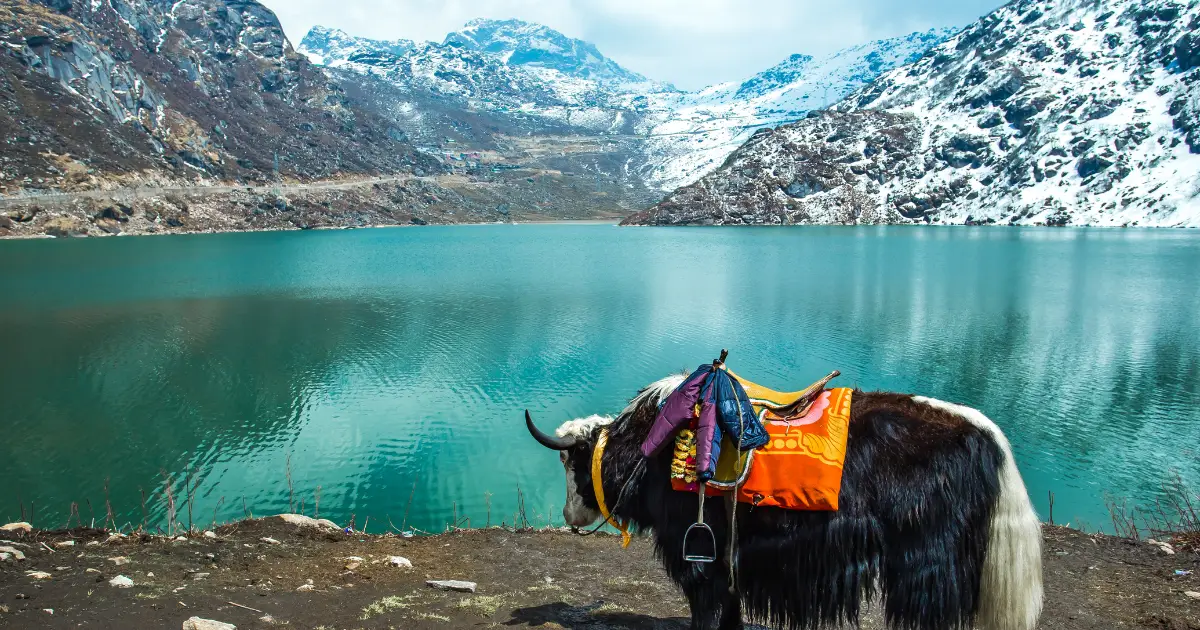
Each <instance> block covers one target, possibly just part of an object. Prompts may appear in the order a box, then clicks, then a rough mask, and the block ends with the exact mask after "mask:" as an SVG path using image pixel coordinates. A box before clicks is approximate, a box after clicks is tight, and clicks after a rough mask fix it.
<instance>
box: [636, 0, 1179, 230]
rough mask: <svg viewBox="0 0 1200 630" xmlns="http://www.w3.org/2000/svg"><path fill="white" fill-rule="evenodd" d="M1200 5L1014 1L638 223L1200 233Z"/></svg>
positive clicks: (1160, 0) (749, 147) (742, 153)
mask: <svg viewBox="0 0 1200 630" xmlns="http://www.w3.org/2000/svg"><path fill="white" fill-rule="evenodd" d="M1197 29H1200V2H1196V1H1195V0H1191V1H1187V0H1086V1H1069V2H1057V1H1046V0H1041V1H1038V0H1018V1H1015V2H1011V3H1009V4H1007V5H1005V6H1004V7H1001V8H1000V9H998V10H996V11H995V12H993V13H991V14H989V15H987V16H985V17H984V18H982V19H980V20H979V21H978V22H976V23H974V24H973V25H971V26H969V27H968V28H966V29H965V30H964V31H962V32H961V33H960V34H959V35H957V36H955V37H953V38H952V39H950V40H948V41H946V42H945V43H943V44H941V45H939V46H937V47H936V48H934V49H933V50H931V51H929V53H927V54H925V55H923V56H921V57H920V58H919V59H918V60H916V61H915V62H914V63H912V64H911V65H908V66H905V67H901V68H897V69H895V70H892V71H890V72H887V73H885V74H883V75H882V76H880V77H879V78H878V79H877V80H876V81H875V82H874V83H872V84H871V85H869V86H867V87H865V88H863V89H861V90H859V91H857V92H856V93H854V94H852V95H850V96H849V97H848V98H846V99H845V100H844V101H842V102H841V103H839V104H837V105H836V106H835V107H833V108H832V111H829V112H822V113H820V114H819V115H816V114H814V115H810V116H808V117H806V119H805V120H802V121H799V122H797V123H794V124H790V125H786V126H783V127H780V128H778V129H775V130H772V131H771V132H770V133H764V134H759V135H757V136H755V137H754V138H753V139H752V140H750V141H749V142H748V143H747V144H746V145H745V146H743V147H742V148H741V149H739V150H738V151H737V152H736V153H735V154H734V155H733V156H731V157H730V159H729V161H728V162H726V163H725V164H724V165H723V166H722V167H721V168H720V169H719V170H718V171H716V172H713V173H712V174H710V175H709V176H708V177H705V178H704V179H702V180H701V181H699V182H697V183H696V184H695V185H693V186H688V187H685V188H681V189H679V190H677V191H676V192H675V193H674V194H673V195H671V196H669V197H668V198H667V199H666V200H664V201H663V202H662V203H660V204H659V205H658V206H657V207H655V208H652V209H651V210H649V211H647V212H646V213H642V214H641V215H639V216H637V217H635V218H633V219H632V220H633V221H634V222H638V223H671V224H678V223H706V222H707V223H716V224H741V223H830V222H835V223H843V222H845V223H861V222H896V223H903V222H922V223H1004V224H1021V225H1030V224H1032V225H1104V226H1135V225H1141V226H1197V227H1200V37H1197V36H1196V32H1197Z"/></svg>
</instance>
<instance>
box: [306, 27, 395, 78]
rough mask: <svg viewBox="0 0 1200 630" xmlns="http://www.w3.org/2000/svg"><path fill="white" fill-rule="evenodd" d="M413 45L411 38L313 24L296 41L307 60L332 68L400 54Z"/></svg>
mask: <svg viewBox="0 0 1200 630" xmlns="http://www.w3.org/2000/svg"><path fill="white" fill-rule="evenodd" d="M416 47H417V43H416V42H414V41H412V40H411V39H397V40H392V41H385V40H380V39H367V38H366V37H354V36H352V35H349V34H347V33H346V32H345V31H341V30H338V29H336V28H325V27H324V26H315V27H313V28H312V29H311V30H309V31H308V34H307V35H305V36H304V41H302V42H300V52H302V53H304V54H305V55H307V56H308V59H309V61H312V62H313V63H315V64H317V65H320V66H330V67H334V68H336V67H339V66H342V65H345V64H347V63H350V62H351V61H353V62H358V63H362V62H369V61H370V60H371V59H374V58H377V57H378V58H387V57H400V56H401V55H404V54H406V53H408V52H410V51H411V50H412V49H414V48H416ZM351 58H353V59H351Z"/></svg>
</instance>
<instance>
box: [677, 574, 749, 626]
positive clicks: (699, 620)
mask: <svg viewBox="0 0 1200 630" xmlns="http://www.w3.org/2000/svg"><path fill="white" fill-rule="evenodd" d="M701 566H702V565H701ZM701 566H697V567H696V570H695V571H694V572H693V574H692V575H691V576H690V577H691V579H688V580H685V582H684V583H683V584H682V585H681V586H682V587H683V594H684V595H685V596H686V597H687V600H688V607H689V608H690V609H691V612H692V625H691V630H726V629H735V628H736V629H739V630H740V628H741V627H742V626H741V607H740V606H739V605H738V604H737V600H736V599H733V598H731V597H730V595H729V588H728V586H727V585H726V583H725V582H726V579H725V576H724V575H723V574H722V572H720V571H717V570H716V566H715V565H707V566H703V568H701ZM730 601H733V602H734V610H733V611H732V612H731V611H729V608H730V606H729V603H730ZM731 615H732V616H731ZM733 621H736V622H737V625H729V624H731V623H733Z"/></svg>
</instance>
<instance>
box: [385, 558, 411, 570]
mask: <svg viewBox="0 0 1200 630" xmlns="http://www.w3.org/2000/svg"><path fill="white" fill-rule="evenodd" d="M388 564H390V565H392V566H394V567H400V568H401V569H411V568H413V565H412V561H411V560H409V559H408V558H405V557H402V556H392V557H391V558H389V559H388Z"/></svg>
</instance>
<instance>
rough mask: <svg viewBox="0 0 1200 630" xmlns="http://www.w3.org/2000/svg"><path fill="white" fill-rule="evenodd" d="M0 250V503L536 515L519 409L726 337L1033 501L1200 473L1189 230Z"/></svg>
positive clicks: (1149, 494)
mask: <svg viewBox="0 0 1200 630" xmlns="http://www.w3.org/2000/svg"><path fill="white" fill-rule="evenodd" d="M0 270H3V271H2V272H0V402H2V407H0V480H2V481H3V483H0V521H3V522H7V521H13V520H17V519H18V518H19V517H21V514H22V509H24V511H25V512H26V514H25V518H26V520H28V519H29V518H30V516H29V511H30V510H31V509H33V510H35V514H34V516H33V521H34V523H35V525H38V526H42V527H61V526H63V525H65V524H66V522H67V519H68V515H69V514H70V512H71V504H72V503H73V502H74V503H77V504H78V506H79V508H78V509H79V512H80V515H81V518H82V520H83V522H84V524H85V525H86V524H88V522H89V521H90V520H91V518H93V517H94V518H95V519H96V522H97V523H100V522H102V521H103V520H104V512H105V510H104V501H105V490H104V488H105V483H106V480H107V482H108V488H109V490H108V493H109V497H110V501H111V504H112V506H113V508H114V510H115V512H116V514H117V517H118V520H119V521H120V522H121V523H122V524H124V523H126V522H130V523H133V524H138V523H140V522H141V521H142V520H143V518H146V519H147V520H148V521H149V522H150V523H152V524H162V523H163V521H164V519H165V506H164V499H163V495H164V486H165V482H164V479H166V478H170V479H171V480H172V483H173V485H174V489H175V492H176V493H177V494H183V492H184V491H183V485H184V471H186V470H188V469H191V470H192V471H193V473H194V478H195V486H196V491H195V503H194V506H193V508H194V509H193V512H194V513H193V515H192V518H193V521H194V522H195V523H196V524H197V525H207V524H210V523H211V522H212V521H213V519H214V518H216V519H217V520H221V521H224V520H228V519H233V518H240V517H241V516H243V515H244V514H245V513H246V512H247V511H252V512H253V513H254V514H256V515H264V514H273V513H279V512H285V511H288V510H289V508H290V509H295V510H297V511H299V510H300V509H301V504H303V510H304V511H305V512H307V513H308V514H313V513H314V511H315V508H316V506H315V505H314V504H315V503H316V492H317V488H318V487H319V488H320V491H319V495H320V499H319V505H320V514H321V516H323V517H329V518H333V519H335V520H337V521H339V522H347V521H349V520H350V518H351V516H352V515H353V518H354V519H355V522H356V523H357V524H358V526H359V527H361V526H362V525H363V524H364V522H366V521H367V519H368V518H369V524H368V525H367V526H368V528H369V530H370V531H371V532H373V533H382V532H383V531H384V530H385V529H386V528H387V527H388V523H389V521H390V522H391V523H392V524H393V525H394V526H395V527H397V528H400V527H402V526H404V525H407V526H409V527H411V526H416V527H418V528H420V529H422V530H426V531H442V530H443V529H444V528H445V527H446V526H447V524H449V523H450V522H451V521H453V520H455V518H457V519H458V522H459V523H460V524H461V525H464V526H465V525H466V524H467V521H466V520H465V519H468V518H469V519H470V520H469V523H470V525H471V526H482V525H485V524H486V523H488V522H490V523H491V524H493V525H495V524H500V523H501V522H502V521H503V522H505V523H508V524H511V523H512V522H513V515H514V512H515V511H516V508H517V502H518V488H520V492H521V493H522V496H523V497H524V501H525V505H526V512H527V517H528V519H529V521H530V522H531V523H532V524H539V525H540V524H546V523H547V522H550V521H552V522H554V523H561V520H562V517H561V514H560V510H561V508H562V503H563V498H564V483H563V477H562V469H561V466H560V465H559V463H558V460H557V457H556V456H555V455H554V454H553V453H550V452H548V451H546V450H545V449H543V448H541V447H540V446H538V445H537V444H536V443H534V442H533V440H531V439H530V438H529V436H528V434H527V433H525V430H524V428H523V425H522V412H523V410H524V409H526V408H528V409H530V410H531V411H532V413H533V414H534V417H535V418H536V419H538V420H539V421H540V423H541V424H542V425H543V426H544V427H545V428H547V429H550V428H552V427H553V426H555V425H556V424H557V423H559V422H561V421H564V420H567V419H570V418H574V417H578V416H583V415H588V414H592V413H613V412H616V411H619V410H620V409H621V408H622V407H623V406H624V404H625V402H626V401H627V400H628V399H629V398H630V397H631V396H633V395H634V394H635V393H636V392H637V390H638V389H639V388H640V387H641V386H644V385H646V384H647V383H649V382H651V381H654V380H657V379H659V378H661V377H663V376H665V375H667V374H668V373H670V372H672V371H679V370H684V369H691V368H694V367H695V366H697V365H699V364H700V363H703V362H706V361H711V360H712V359H713V358H714V357H715V356H716V354H717V353H718V352H719V351H720V350H721V348H728V349H729V350H730V358H729V365H730V367H731V368H732V369H734V370H735V371H737V372H738V373H740V374H742V375H744V376H747V377H750V378H753V379H754V380H756V381H758V382H760V383H762V384H764V385H768V386H771V387H775V388H776V389H788V388H799V387H802V386H805V385H807V384H809V383H810V382H812V381H814V380H816V379H817V378H819V377H821V376H822V375H824V374H825V373H827V372H829V371H830V370H833V369H839V370H841V371H842V372H843V376H842V377H841V378H840V379H839V380H838V381H836V382H835V383H836V384H840V385H843V386H852V385H854V386H858V387H861V388H864V389H883V390H894V391H901V392H911V393H917V394H922V395H928V396H933V397H937V398H942V399H945V400H950V401H955V402H960V403H963V404H967V405H970V406H973V407H977V408H979V409H981V410H983V411H984V413H986V414H988V415H989V416H991V417H992V418H993V419H994V420H996V422H997V423H998V424H999V425H1000V426H1001V427H1002V428H1003V429H1004V430H1005V431H1006V433H1007V434H1008V435H1009V437H1010V439H1011V440H1012V442H1013V445H1014V448H1015V451H1016V456H1017V458H1018V460H1019V464H1020V468H1021V471H1022V473H1023V474H1024V476H1025V479H1026V482H1027V483H1028V485H1029V488H1030V493H1031V495H1032V496H1033V499H1034V501H1035V505H1036V506H1037V507H1038V510H1039V512H1040V513H1041V514H1042V515H1043V517H1046V516H1047V508H1048V495H1049V493H1050V492H1053V493H1055V495H1056V501H1055V508H1054V510H1055V512H1054V516H1055V520H1056V521H1057V522H1059V523H1066V522H1071V523H1073V524H1076V525H1084V526H1087V527H1089V528H1100V527H1105V526H1107V525H1108V524H1109V520H1108V512H1107V510H1106V507H1105V500H1106V497H1110V496H1111V497H1114V498H1118V499H1119V498H1127V499H1129V500H1131V501H1133V502H1136V503H1148V502H1152V501H1154V499H1155V498H1156V497H1157V496H1158V493H1159V492H1160V491H1161V487H1162V484H1163V483H1164V481H1166V480H1168V479H1170V478H1171V476H1172V475H1174V474H1179V475H1181V476H1182V477H1183V478H1184V479H1185V480H1186V481H1187V482H1189V483H1190V484H1192V486H1193V489H1195V488H1200V453H1198V451H1200V232H1197V231H1166V230H1163V231H1148V230H1087V229H1058V230H1055V229H1035V228H1030V229H1022V228H999V227H993V228H937V227H861V228H852V227H808V228H778V229H776V228H764V229H719V228H717V229H712V228H709V229H703V228H701V229H666V228H663V229H659V228H628V229H627V228H617V227H615V226H610V225H521V226H501V225H495V226H469V227H467V226H464V227H426V228H411V229H375V230H356V231H341V232H288V233H255V234H220V235H196V236H163V237H129V238H107V239H84V240H70V241H3V242H0ZM289 464H290V477H291V481H292V490H291V492H289V487H288V470H289ZM143 491H144V493H145V495H146V498H147V504H146V515H145V516H144V515H143V512H142V507H141V496H142V494H141V493H142V492H143ZM410 497H411V502H410ZM89 501H90V506H89ZM289 504H292V505H289ZM181 510H183V513H181V515H180V520H182V522H184V523H185V524H186V523H187V514H186V508H181ZM406 513H407V518H406V517H405V514H406ZM456 515H457V516H456Z"/></svg>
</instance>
